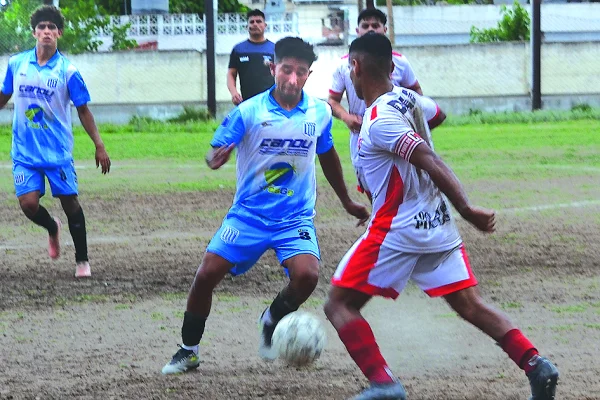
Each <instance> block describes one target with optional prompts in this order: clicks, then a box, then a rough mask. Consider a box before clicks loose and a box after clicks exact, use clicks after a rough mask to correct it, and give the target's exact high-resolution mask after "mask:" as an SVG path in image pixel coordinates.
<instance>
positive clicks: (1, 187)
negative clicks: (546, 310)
mask: <svg viewBox="0 0 600 400" xmlns="http://www.w3.org/2000/svg"><path fill="white" fill-rule="evenodd" d="M592 111H593V112H594V113H595V110H592ZM540 115H541V114H540ZM594 115H595V114H594ZM567 117H568V116H567ZM470 118H471V119H463V120H462V121H463V122H465V124H462V123H461V124H458V123H450V121H451V120H452V118H449V122H448V123H446V124H444V125H442V126H441V127H439V128H437V129H436V130H435V131H434V133H433V136H434V141H435V146H436V151H437V152H438V153H439V154H440V156H441V157H442V158H443V159H444V160H445V161H446V162H447V163H448V164H449V165H450V166H451V167H452V168H453V169H454V171H455V172H456V174H457V176H458V177H459V179H460V180H461V182H462V183H463V184H464V185H465V186H466V187H467V190H468V191H469V195H470V197H471V199H472V200H473V202H475V203H479V204H481V205H485V206H487V207H494V208H508V207H520V206H523V205H531V204H539V203H541V202H543V203H542V204H553V203H566V202H571V201H585V200H597V199H598V197H599V195H600V192H599V189H598V185H597V184H595V182H597V181H598V180H600V120H598V119H597V118H595V117H590V118H588V119H581V120H567V121H555V122H552V121H551V119H550V118H548V119H547V120H549V121H550V122H539V123H514V122H511V121H515V120H519V118H520V117H519V118H517V117H514V118H512V117H511V116H510V115H508V116H505V117H503V118H505V120H503V121H500V122H502V123H497V124H493V125H492V124H484V123H476V122H477V121H478V118H479V116H471V117H470ZM511 118H512V119H511ZM536 118H538V117H536ZM540 118H541V117H540ZM569 118H570V117H569ZM216 126H217V123H216V122H207V123H188V124H167V123H155V122H144V121H138V122H137V123H136V124H130V125H124V126H115V125H101V126H100V131H101V133H102V137H103V140H104V142H105V143H106V146H107V149H108V151H109V154H110V156H111V159H112V162H113V170H112V171H111V173H110V174H109V175H107V176H102V175H101V174H100V172H99V171H98V170H96V169H95V168H94V148H93V145H92V142H91V140H90V139H89V138H88V137H87V135H86V134H85V133H84V132H83V131H82V130H81V128H78V129H76V133H75V150H74V157H75V159H76V163H77V166H78V167H85V168H80V169H79V170H78V175H79V181H80V183H81V185H80V190H81V194H82V195H83V196H85V197H88V196H90V195H95V196H101V197H102V198H103V199H106V200H111V199H114V200H122V198H123V196H126V195H127V193H132V192H133V193H142V194H143V193H156V194H160V193H180V192H198V191H232V190H233V189H234V188H235V162H234V160H231V161H230V162H229V164H228V165H226V166H225V167H224V168H222V169H220V170H219V171H211V170H210V169H208V167H207V166H206V165H205V162H204V156H205V153H206V151H207V149H208V148H209V142H210V140H211V138H212V134H213V132H214V129H215V128H216ZM333 135H334V141H335V143H336V149H337V151H338V153H339V155H340V159H341V161H342V164H343V168H344V173H345V176H346V181H347V183H348V186H349V187H350V188H352V187H353V186H354V173H353V170H352V166H351V165H350V160H349V150H348V145H347V143H348V138H347V135H348V133H347V130H346V128H345V126H344V125H343V124H342V123H340V122H339V121H336V122H335V123H334V128H333ZM10 142H11V134H10V127H8V126H0V164H4V165H7V164H10V155H9V153H10V147H11V144H10ZM317 170H318V171H319V173H318V181H319V184H320V185H326V184H327V183H326V180H325V178H324V176H323V175H322V173H321V172H320V167H318V168H317ZM559 180H561V181H560V182H559ZM575 181H576V182H577V185H576V186H575V185H573V186H571V187H569V188H567V189H566V188H565V187H564V184H570V183H571V182H575ZM471 185H472V186H474V187H475V189H473V190H471V189H470V186H471ZM13 190H14V189H13V183H12V176H11V173H10V171H9V169H8V168H6V169H5V170H4V172H3V173H0V192H5V193H11V194H12V193H13ZM44 201H46V199H44ZM230 201H231V198H230V195H229V194H226V195H224V197H223V204H222V207H223V209H222V210H211V211H210V213H213V214H219V215H221V214H222V213H223V212H225V211H226V209H227V208H228V207H229V205H230ZM7 204H8V203H7ZM13 205H14V201H12V200H11V202H10V206H11V207H12V206H13ZM330 211H331V212H330ZM546 213H547V214H553V215H551V217H554V216H556V215H554V214H556V210H550V211H547V212H546ZM318 215H319V218H325V219H328V218H329V219H337V218H339V213H337V212H336V210H327V209H320V210H319V213H318ZM559 216H560V214H559ZM14 229H17V228H14ZM14 229H13V230H14ZM19 229H26V228H19ZM27 229H31V227H29V226H28V228H27ZM19 233H21V232H16V231H15V232H13V231H11V232H6V233H5V234H4V235H15V234H19ZM520 235H521V234H513V235H512V236H511V235H510V234H508V235H506V236H505V237H503V238H500V239H498V240H503V241H506V242H511V243H512V242H518V241H519V240H522V239H523V238H522V237H520ZM0 236H2V234H0ZM1 239H2V237H0V240H1ZM555 240H557V241H558V242H563V241H568V240H569V238H568V237H566V236H565V237H557V238H555Z"/></svg>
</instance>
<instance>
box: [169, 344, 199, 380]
mask: <svg viewBox="0 0 600 400" xmlns="http://www.w3.org/2000/svg"><path fill="white" fill-rule="evenodd" d="M199 365H200V357H198V354H196V353H194V352H193V351H192V350H186V349H184V348H180V349H179V350H178V351H177V353H175V355H174V356H173V358H172V359H171V362H169V363H168V364H167V365H165V366H164V367H163V369H162V373H163V374H165V375H167V374H180V373H182V372H187V371H189V370H192V369H196V368H198V366H199Z"/></svg>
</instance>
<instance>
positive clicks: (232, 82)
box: [227, 68, 244, 106]
mask: <svg viewBox="0 0 600 400" xmlns="http://www.w3.org/2000/svg"><path fill="white" fill-rule="evenodd" d="M237 76H238V71H237V69H235V68H229V69H228V70H227V89H228V90H229V93H230V94H231V102H232V103H233V104H234V105H236V106H237V105H238V104H240V103H241V102H242V101H243V100H244V99H243V98H242V95H241V94H240V92H238V90H237V86H236V79H237Z"/></svg>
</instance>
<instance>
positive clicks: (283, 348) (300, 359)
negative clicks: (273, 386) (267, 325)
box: [272, 311, 327, 367]
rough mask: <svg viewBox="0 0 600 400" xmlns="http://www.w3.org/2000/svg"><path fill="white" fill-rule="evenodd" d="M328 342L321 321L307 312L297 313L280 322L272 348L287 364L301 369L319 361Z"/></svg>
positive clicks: (276, 328) (274, 334)
mask: <svg viewBox="0 0 600 400" xmlns="http://www.w3.org/2000/svg"><path fill="white" fill-rule="evenodd" d="M326 342H327V336H326V334H325V329H323V326H322V324H321V321H319V320H318V319H317V317H315V316H313V315H311V314H309V313H307V312H303V311H296V312H293V313H291V314H288V315H286V316H285V317H284V318H283V319H282V320H281V321H279V323H278V324H277V326H276V327H275V331H274V332H273V340H272V346H273V348H274V349H275V350H276V351H277V354H278V355H279V358H281V359H282V360H283V361H284V362H285V363H286V364H288V365H292V366H295V367H301V366H304V365H308V364H311V363H313V362H314V361H315V360H316V359H318V358H319V356H320V355H321V352H322V351H323V348H324V347H325V343H326Z"/></svg>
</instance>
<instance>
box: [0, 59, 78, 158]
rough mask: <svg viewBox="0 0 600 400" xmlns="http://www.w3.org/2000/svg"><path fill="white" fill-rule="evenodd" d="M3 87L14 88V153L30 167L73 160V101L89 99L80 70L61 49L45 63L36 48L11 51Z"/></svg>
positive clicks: (7, 90) (7, 91)
mask: <svg viewBox="0 0 600 400" xmlns="http://www.w3.org/2000/svg"><path fill="white" fill-rule="evenodd" d="M1 90H2V93H4V94H6V95H10V94H13V101H14V106H15V110H14V117H13V137H12V150H11V156H12V159H13V161H14V162H18V163H21V164H23V165H26V166H30V167H54V166H60V165H64V164H65V163H68V162H70V160H71V159H72V157H73V156H72V153H73V131H72V127H71V104H70V101H72V102H73V104H75V106H76V107H79V106H81V105H84V104H87V103H88V102H89V101H90V95H89V92H88V90H87V88H86V86H85V83H84V81H83V79H82V78H81V75H80V74H79V71H78V70H77V68H75V67H74V66H73V65H72V64H71V63H70V62H69V61H68V60H67V59H66V58H65V57H64V56H63V55H62V54H60V52H58V51H57V52H56V54H54V56H52V58H51V59H50V60H49V61H48V63H47V64H46V65H44V66H40V65H38V63H37V56H36V49H35V48H34V49H31V50H29V51H25V52H23V53H19V54H17V55H14V56H12V57H11V58H10V59H9V60H8V70H7V72H6V77H5V78H4V83H3V84H2V89H1Z"/></svg>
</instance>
